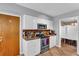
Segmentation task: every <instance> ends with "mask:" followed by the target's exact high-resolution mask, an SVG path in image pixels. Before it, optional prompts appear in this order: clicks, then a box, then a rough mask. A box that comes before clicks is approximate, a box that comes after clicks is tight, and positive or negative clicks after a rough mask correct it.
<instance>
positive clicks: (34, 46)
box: [24, 39, 40, 56]
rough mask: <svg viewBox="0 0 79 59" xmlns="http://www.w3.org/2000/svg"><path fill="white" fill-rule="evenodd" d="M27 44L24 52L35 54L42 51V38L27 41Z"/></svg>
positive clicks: (29, 54) (30, 54)
mask: <svg viewBox="0 0 79 59" xmlns="http://www.w3.org/2000/svg"><path fill="white" fill-rule="evenodd" d="M26 46H27V47H26V48H25V49H26V50H27V51H26V52H24V54H26V55H28V56H34V55H37V54H39V53H40V39H35V40H30V41H26Z"/></svg>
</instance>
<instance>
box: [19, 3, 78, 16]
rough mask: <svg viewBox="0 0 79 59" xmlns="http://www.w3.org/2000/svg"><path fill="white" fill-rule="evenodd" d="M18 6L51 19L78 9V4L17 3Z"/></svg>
mask: <svg viewBox="0 0 79 59" xmlns="http://www.w3.org/2000/svg"><path fill="white" fill-rule="evenodd" d="M18 5H21V6H24V7H27V8H30V9H33V10H36V11H38V12H41V13H45V14H47V15H49V16H52V17H54V16H58V15H61V14H64V13H67V12H71V11H74V10H77V9H79V3H19V4H18Z"/></svg>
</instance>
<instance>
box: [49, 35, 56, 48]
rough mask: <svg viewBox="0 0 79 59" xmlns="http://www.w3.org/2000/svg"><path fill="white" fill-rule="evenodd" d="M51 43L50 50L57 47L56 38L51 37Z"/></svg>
mask: <svg viewBox="0 0 79 59" xmlns="http://www.w3.org/2000/svg"><path fill="white" fill-rule="evenodd" d="M49 42H50V48H52V47H54V46H56V36H51V37H50V41H49Z"/></svg>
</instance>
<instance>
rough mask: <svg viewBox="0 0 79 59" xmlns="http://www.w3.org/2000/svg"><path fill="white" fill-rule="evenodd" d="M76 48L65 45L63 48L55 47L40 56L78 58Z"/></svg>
mask: <svg viewBox="0 0 79 59" xmlns="http://www.w3.org/2000/svg"><path fill="white" fill-rule="evenodd" d="M76 52H77V51H76V48H75V47H73V46H70V45H67V44H64V45H63V46H62V47H61V48H58V47H54V48H51V49H50V50H48V51H47V52H45V53H43V54H40V55H39V56H76V55H77V54H76Z"/></svg>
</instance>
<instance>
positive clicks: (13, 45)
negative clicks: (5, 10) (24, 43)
mask: <svg viewBox="0 0 79 59" xmlns="http://www.w3.org/2000/svg"><path fill="white" fill-rule="evenodd" d="M19 25H20V17H16V16H10V15H5V14H0V56H16V55H19V52H20V49H19V47H20V46H19V41H20V40H19V36H20V35H19V33H20V32H19V27H20V26H19Z"/></svg>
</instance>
